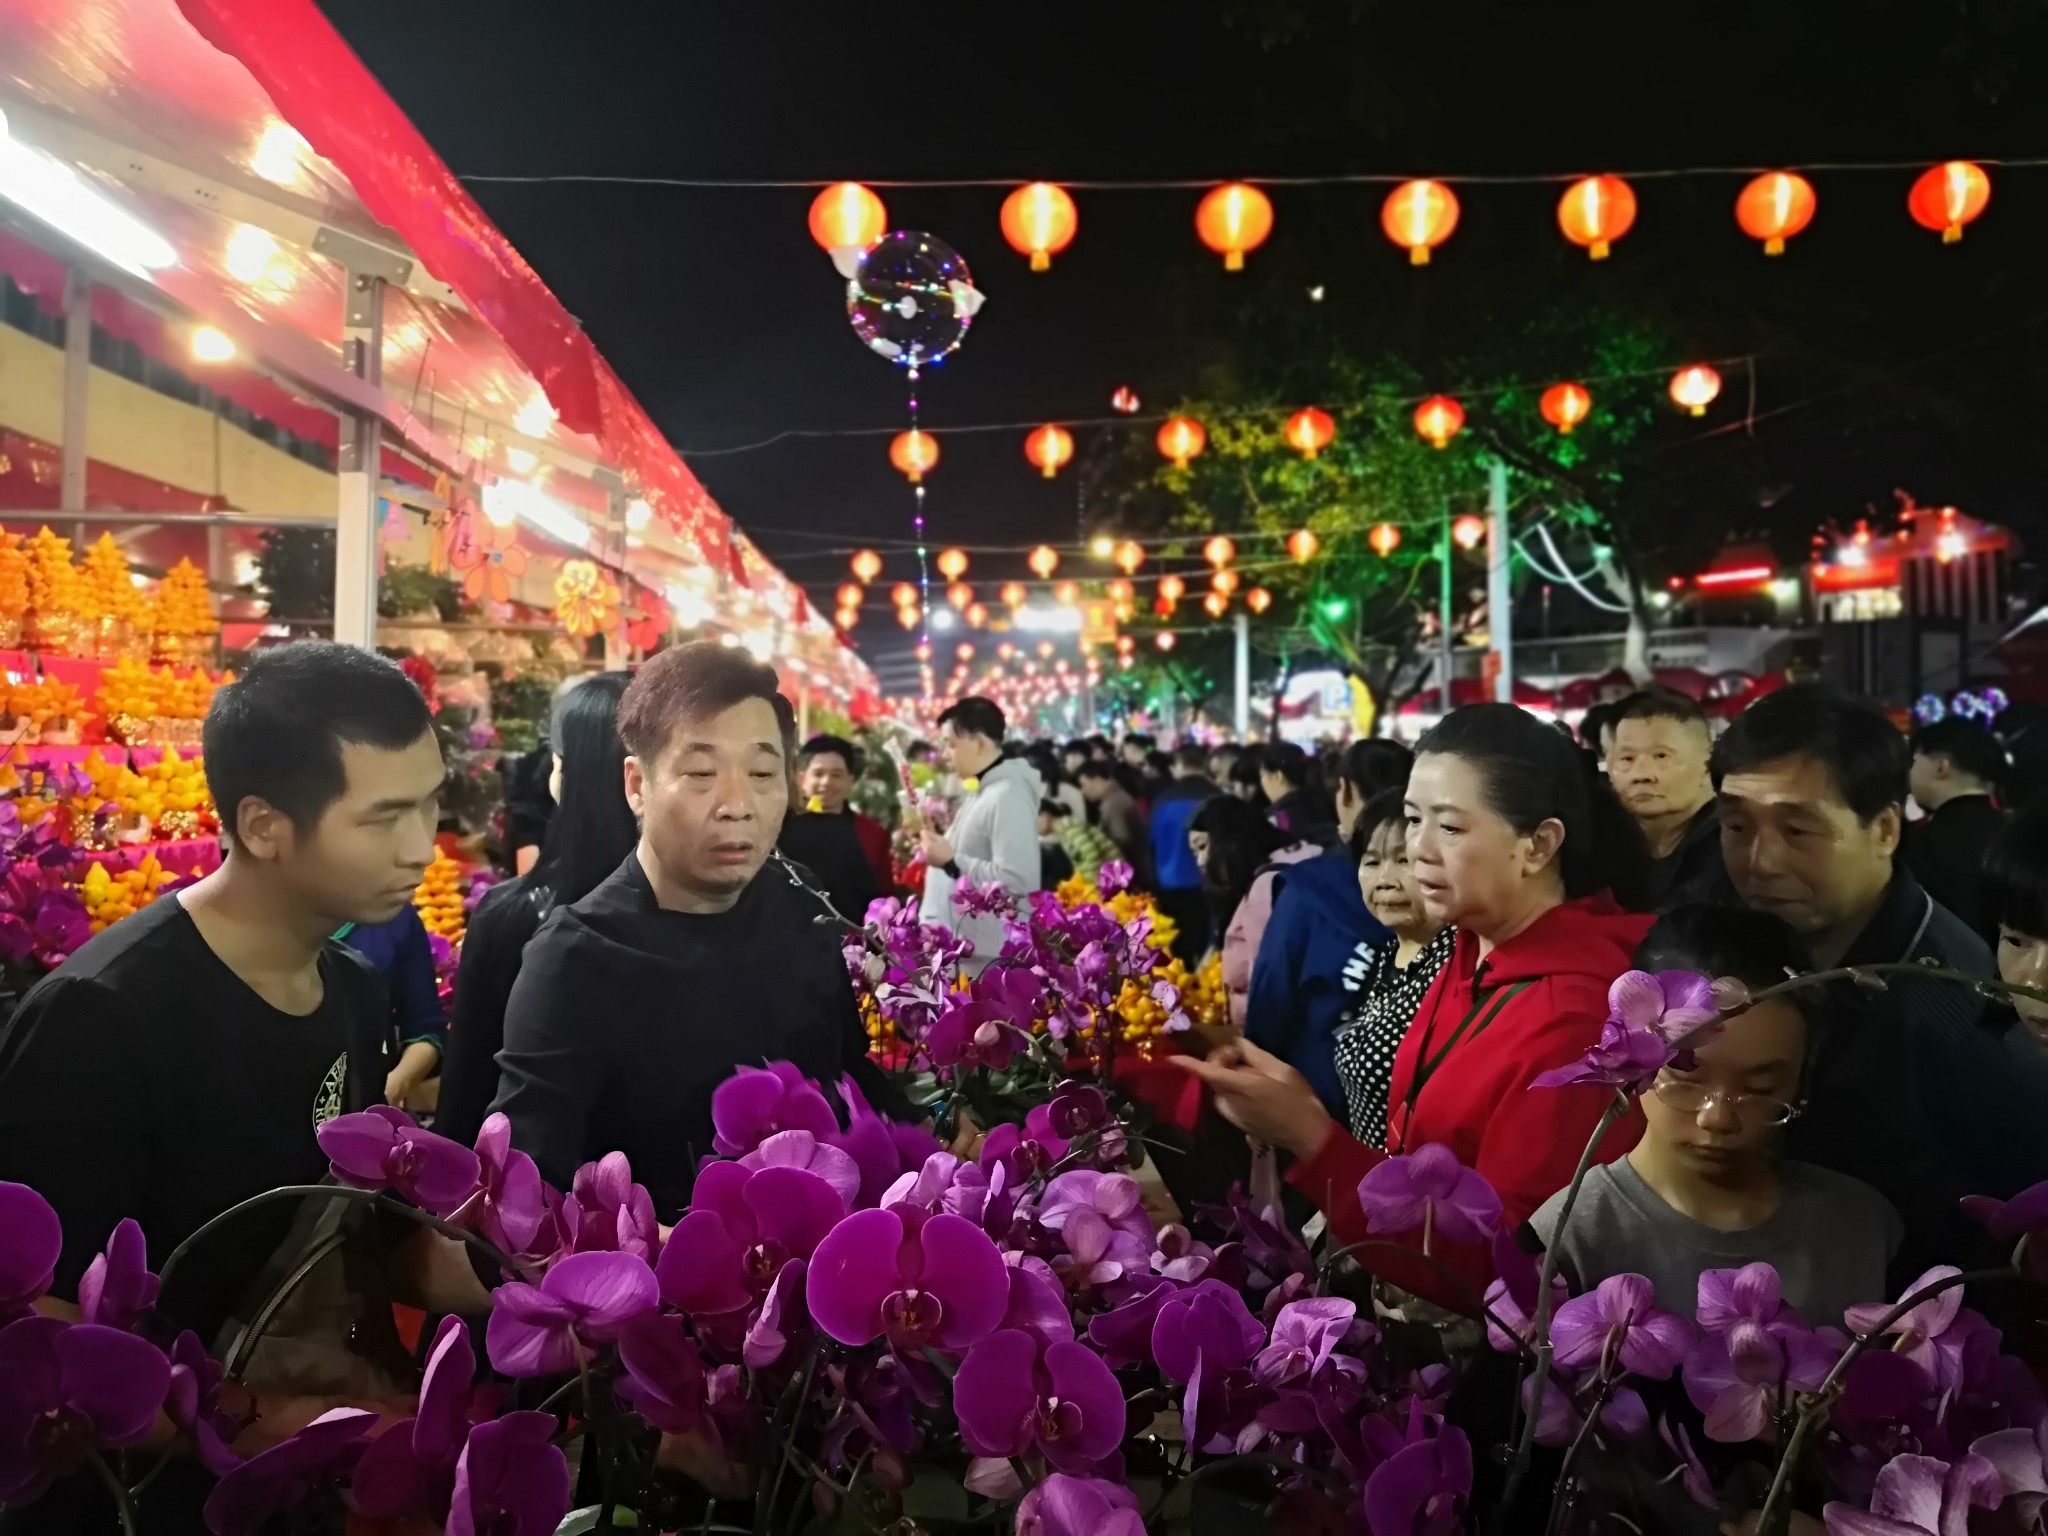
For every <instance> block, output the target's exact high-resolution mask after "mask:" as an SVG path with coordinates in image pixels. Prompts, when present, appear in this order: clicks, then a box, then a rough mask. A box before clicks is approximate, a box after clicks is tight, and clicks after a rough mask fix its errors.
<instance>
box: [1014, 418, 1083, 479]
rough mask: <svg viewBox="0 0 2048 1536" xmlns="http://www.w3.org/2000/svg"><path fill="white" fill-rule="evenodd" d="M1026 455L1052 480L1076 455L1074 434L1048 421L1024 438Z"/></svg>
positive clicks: (1041, 472) (1040, 471)
mask: <svg viewBox="0 0 2048 1536" xmlns="http://www.w3.org/2000/svg"><path fill="white" fill-rule="evenodd" d="M1024 457H1025V458H1027V459H1029V460H1030V461H1031V462H1032V463H1034V464H1036V465H1037V466H1038V471H1039V473H1040V474H1042V475H1044V476H1045V478H1046V479H1048V480H1050V479H1052V478H1053V476H1055V475H1057V474H1058V473H1059V472H1060V469H1061V467H1062V466H1064V465H1065V464H1067V463H1068V462H1069V461H1070V460H1071V459H1072V458H1073V457H1074V434H1073V433H1071V432H1069V431H1068V430H1067V429H1066V428H1065V427H1062V426H1056V425H1054V424H1053V423H1052V422H1047V423H1046V424H1045V425H1044V426H1042V427H1040V428H1038V429H1037V430H1036V431H1035V432H1033V433H1032V434H1031V435H1030V436H1029V437H1027V438H1025V439H1024Z"/></svg>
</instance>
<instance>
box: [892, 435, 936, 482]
mask: <svg viewBox="0 0 2048 1536" xmlns="http://www.w3.org/2000/svg"><path fill="white" fill-rule="evenodd" d="M889 462H890V463H891V464H894V465H895V466H896V467H897V469H899V470H900V471H902V473H903V477H904V479H906V480H908V481H909V482H910V483H911V484H912V485H918V484H920V483H922V481H923V480H924V477H925V474H926V472H927V471H928V470H930V469H931V468H932V466H933V465H935V464H937V463H938V462H939V440H938V439H937V438H935V437H933V436H932V435H931V433H929V432H920V431H918V430H917V429H916V428H915V427H913V428H911V429H910V431H908V432H898V433H897V434H896V440H895V441H894V442H892V443H890V444H889Z"/></svg>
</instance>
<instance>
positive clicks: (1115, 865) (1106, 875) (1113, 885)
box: [1095, 859, 1138, 897]
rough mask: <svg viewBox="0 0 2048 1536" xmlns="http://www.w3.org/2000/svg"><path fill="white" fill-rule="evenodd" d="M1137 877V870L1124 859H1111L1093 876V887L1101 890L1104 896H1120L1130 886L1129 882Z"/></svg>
mask: <svg viewBox="0 0 2048 1536" xmlns="http://www.w3.org/2000/svg"><path fill="white" fill-rule="evenodd" d="M1137 877H1138V872H1137V871H1136V870H1135V869H1133V868H1131V866H1130V864H1129V863H1127V862H1126V861H1125V860H1123V859H1111V860H1110V861H1109V862H1108V863H1107V864H1105V865H1103V866H1102V870H1101V872H1100V873H1099V874H1098V875H1097V876H1096V877H1095V888H1096V889H1097V890H1098V891H1100V892H1102V894H1103V896H1104V897H1116V896H1121V895H1123V893H1124V892H1125V891H1128V890H1129V889H1130V888H1131V882H1132V881H1133V880H1135V879H1137Z"/></svg>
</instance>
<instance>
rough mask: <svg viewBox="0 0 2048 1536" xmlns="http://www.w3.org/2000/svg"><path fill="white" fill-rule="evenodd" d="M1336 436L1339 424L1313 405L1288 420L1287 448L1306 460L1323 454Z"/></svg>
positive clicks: (1297, 412)
mask: <svg viewBox="0 0 2048 1536" xmlns="http://www.w3.org/2000/svg"><path fill="white" fill-rule="evenodd" d="M1336 435H1337V423H1336V422H1334V421H1332V420H1330V418H1329V416H1328V415H1327V414H1326V413H1324V412H1322V411H1319V410H1317V409H1316V408H1315V407H1314V406H1312V405H1311V406H1306V407H1304V408H1303V409H1301V410H1298V411H1296V412H1295V413H1294V414H1293V415H1292V416H1290V417H1288V418H1287V446H1288V447H1290V448H1292V449H1293V450H1294V451H1295V452H1296V453H1298V454H1300V455H1301V456H1302V457H1303V458H1304V459H1312V458H1314V457H1315V456H1316V455H1317V454H1319V453H1321V452H1322V451H1323V450H1324V449H1325V448H1327V447H1329V446H1330V440H1331V439H1332V438H1334V437H1335V436H1336Z"/></svg>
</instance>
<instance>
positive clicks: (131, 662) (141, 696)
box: [98, 656, 235, 741]
mask: <svg viewBox="0 0 2048 1536" xmlns="http://www.w3.org/2000/svg"><path fill="white" fill-rule="evenodd" d="M234 680H235V675H234V673H232V672H226V673H223V674H221V676H219V677H218V678H215V677H209V676H208V675H207V674H206V673H205V672H204V671H201V670H199V669H197V668H195V669H193V670H192V671H191V672H189V673H188V674H186V675H185V676H183V677H180V676H178V675H177V674H176V673H175V672H174V671H173V670H172V669H171V668H170V667H152V666H150V665H149V664H148V663H147V662H141V661H136V660H135V659H134V658H133V657H128V656H123V657H122V658H121V659H120V660H119V661H117V662H115V663H114V664H113V665H112V666H111V667H109V668H107V670H106V671H105V672H103V673H101V674H100V691H99V695H98V700H99V707H100V713H101V715H102V716H104V717H105V719H106V721H107V728H108V730H109V731H111V732H112V733H113V734H114V735H116V736H118V737H120V738H121V739H122V740H124V741H152V740H157V739H160V738H162V737H165V736H175V735H178V734H181V732H180V731H178V730H177V729H174V728H172V726H171V724H170V723H171V722H179V721H184V722H193V721H200V720H204V719H205V718H206V711H207V708H208V707H209V706H210V705H211V704H212V703H213V695H214V692H215V690H216V689H218V688H220V687H221V686H222V685H223V684H226V683H231V682H233V681H234ZM182 734H185V735H191V734H192V732H191V731H190V730H189V728H188V729H185V730H184V731H183V732H182Z"/></svg>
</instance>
